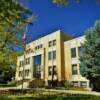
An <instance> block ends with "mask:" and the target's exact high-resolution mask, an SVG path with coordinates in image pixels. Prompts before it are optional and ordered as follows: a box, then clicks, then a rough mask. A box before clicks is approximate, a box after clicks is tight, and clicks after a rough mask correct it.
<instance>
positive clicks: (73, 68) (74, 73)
mask: <svg viewBox="0 0 100 100" xmlns="http://www.w3.org/2000/svg"><path fill="white" fill-rule="evenodd" d="M77 74H78V72H77V64H73V65H72V75H77Z"/></svg>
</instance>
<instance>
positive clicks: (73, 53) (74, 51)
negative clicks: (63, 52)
mask: <svg viewBox="0 0 100 100" xmlns="http://www.w3.org/2000/svg"><path fill="white" fill-rule="evenodd" d="M71 57H72V58H74V57H76V48H71Z"/></svg>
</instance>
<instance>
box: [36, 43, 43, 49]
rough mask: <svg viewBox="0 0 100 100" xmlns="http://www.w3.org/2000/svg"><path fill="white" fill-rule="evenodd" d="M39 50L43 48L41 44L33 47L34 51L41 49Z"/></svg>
mask: <svg viewBox="0 0 100 100" xmlns="http://www.w3.org/2000/svg"><path fill="white" fill-rule="evenodd" d="M41 48H43V45H42V44H40V45H37V46H36V47H35V50H38V49H41Z"/></svg>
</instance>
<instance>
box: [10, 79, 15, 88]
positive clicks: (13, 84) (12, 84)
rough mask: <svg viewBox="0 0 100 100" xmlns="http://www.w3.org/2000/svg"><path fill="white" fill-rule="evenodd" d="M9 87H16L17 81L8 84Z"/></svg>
mask: <svg viewBox="0 0 100 100" xmlns="http://www.w3.org/2000/svg"><path fill="white" fill-rule="evenodd" d="M8 86H9V87H13V86H16V81H15V80H14V81H11V82H8Z"/></svg>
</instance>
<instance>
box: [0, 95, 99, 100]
mask: <svg viewBox="0 0 100 100" xmlns="http://www.w3.org/2000/svg"><path fill="white" fill-rule="evenodd" d="M0 100H100V96H90V95H87V96H85V95H64V96H38V97H34V96H24V95H23V96H11V97H10V96H0Z"/></svg>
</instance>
